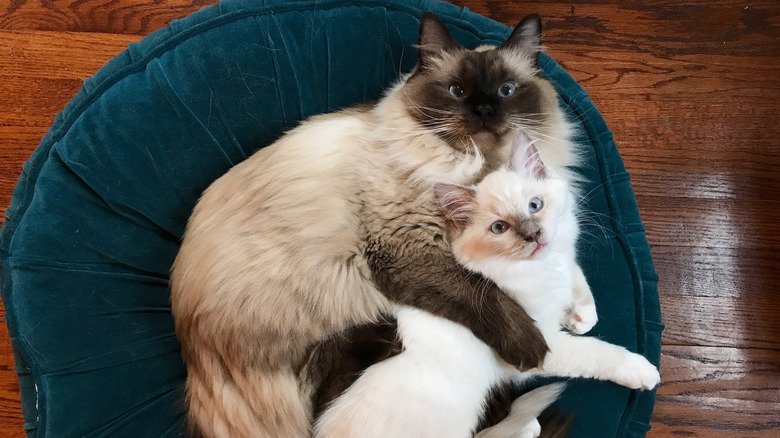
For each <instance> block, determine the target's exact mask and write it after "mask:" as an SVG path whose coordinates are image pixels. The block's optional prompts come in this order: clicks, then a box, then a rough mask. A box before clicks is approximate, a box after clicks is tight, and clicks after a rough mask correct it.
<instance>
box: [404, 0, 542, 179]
mask: <svg viewBox="0 0 780 438" xmlns="http://www.w3.org/2000/svg"><path fill="white" fill-rule="evenodd" d="M540 44H541V21H540V19H539V17H538V16H536V15H529V16H528V17H526V18H525V19H523V20H522V21H521V22H520V23H519V24H518V25H517V27H516V28H515V30H514V31H513V32H512V34H511V35H510V36H509V38H508V39H507V41H506V42H505V43H504V44H502V45H501V46H499V47H496V48H494V47H488V46H483V47H478V48H476V49H474V50H468V49H465V48H464V47H462V46H460V45H459V44H458V43H457V42H455V41H454V40H453V38H452V37H451V35H450V34H449V32H448V30H447V28H446V26H445V24H444V23H443V22H442V21H441V20H439V19H438V18H437V17H436V16H434V15H432V14H426V15H424V16H423V17H422V19H421V25H420V38H419V43H418V45H417V48H418V49H419V53H420V62H419V64H418V65H417V68H416V69H415V72H414V74H413V75H412V76H411V77H410V78H409V80H408V82H407V83H406V84H405V86H404V87H403V89H402V93H403V97H404V98H405V99H406V110H407V112H408V114H409V115H410V116H411V117H413V118H414V119H415V120H416V121H417V122H418V123H419V124H420V125H421V126H423V127H425V128H427V129H429V130H431V131H432V132H433V133H435V134H436V135H438V136H439V137H440V138H441V139H443V140H445V141H446V142H447V143H448V144H449V145H450V146H452V147H453V148H456V149H458V150H467V149H471V148H473V147H474V146H476V147H478V148H479V149H480V151H481V152H482V154H483V155H484V156H485V157H486V158H487V159H488V167H490V166H491V165H492V166H494V167H495V164H496V162H495V161H496V160H495V159H501V158H504V159H505V158H506V154H502V152H501V150H500V148H501V146H503V145H506V144H507V140H508V138H509V136H510V135H511V133H512V132H514V131H516V130H517V129H519V128H525V129H526V130H532V131H544V125H545V124H546V122H548V120H547V119H548V118H549V117H550V114H551V113H553V112H556V110H557V98H556V95H555V90H554V88H553V87H552V86H551V84H550V83H549V82H548V81H547V80H545V79H544V78H543V77H542V76H541V73H540V70H539V68H538V60H539V51H540V50H541V46H540Z"/></svg>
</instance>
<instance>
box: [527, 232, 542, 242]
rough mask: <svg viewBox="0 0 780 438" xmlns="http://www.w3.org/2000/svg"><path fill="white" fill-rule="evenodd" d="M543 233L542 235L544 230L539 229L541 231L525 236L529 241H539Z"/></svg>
mask: <svg viewBox="0 0 780 438" xmlns="http://www.w3.org/2000/svg"><path fill="white" fill-rule="evenodd" d="M541 235H542V231H541V230H539V231H537V232H535V233H534V234H531V235H530V236H526V237H525V241H526V242H528V243H531V242H536V243H539V237H541Z"/></svg>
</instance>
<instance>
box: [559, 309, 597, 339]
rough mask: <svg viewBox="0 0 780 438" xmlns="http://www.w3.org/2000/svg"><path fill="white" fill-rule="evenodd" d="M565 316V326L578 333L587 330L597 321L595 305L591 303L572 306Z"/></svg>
mask: <svg viewBox="0 0 780 438" xmlns="http://www.w3.org/2000/svg"><path fill="white" fill-rule="evenodd" d="M566 317H567V320H566V328H567V329H569V331H570V332H572V333H575V334H578V335H581V334H583V333H587V332H589V331H590V329H592V328H593V326H595V325H596V323H597V322H599V316H598V314H597V313H596V305H595V304H593V303H590V304H580V305H577V306H574V307H573V308H572V309H571V310H569V312H568V313H567V316H566Z"/></svg>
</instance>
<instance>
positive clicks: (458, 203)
mask: <svg viewBox="0 0 780 438" xmlns="http://www.w3.org/2000/svg"><path fill="white" fill-rule="evenodd" d="M433 196H434V198H436V203H437V204H439V209H441V212H442V213H444V216H445V217H446V218H447V219H448V220H449V221H450V222H452V223H453V224H454V225H455V226H456V227H458V228H459V229H461V230H462V229H463V228H465V227H466V225H468V224H469V222H471V215H472V214H473V213H474V209H473V205H474V201H475V197H476V193H475V192H474V190H472V189H469V188H466V187H461V186H457V185H454V184H443V183H439V184H436V185H434V186H433Z"/></svg>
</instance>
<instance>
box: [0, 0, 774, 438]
mask: <svg viewBox="0 0 780 438" xmlns="http://www.w3.org/2000/svg"><path fill="white" fill-rule="evenodd" d="M210 3H213V0H195V1H191V0H86V1H83V0H82V1H74V2H68V1H66V0H54V1H43V0H41V1H31V0H0V90H2V92H0V211H5V209H6V208H7V206H8V203H9V201H10V198H11V192H12V189H13V186H14V184H15V182H16V179H17V178H18V176H19V173H20V171H21V167H22V163H23V162H24V161H25V160H26V159H27V157H28V156H29V155H30V153H31V152H32V150H33V149H34V148H35V146H36V145H37V143H38V141H39V140H40V138H41V137H42V136H43V134H44V133H45V131H46V129H47V127H48V126H49V125H50V124H51V122H52V121H53V117H54V115H55V114H56V113H57V112H58V111H60V110H61V109H62V108H63V107H64V105H65V103H66V102H67V101H68V100H69V99H70V98H71V97H72V96H73V95H74V94H75V93H76V91H77V90H78V89H79V88H80V87H81V83H82V80H83V79H84V78H87V77H89V76H91V75H92V74H93V73H94V72H95V71H96V70H97V69H98V68H99V67H100V66H101V65H103V64H104V63H105V62H106V61H108V60H109V59H110V58H112V57H113V56H114V55H116V54H117V53H119V52H120V51H122V50H123V49H124V48H125V47H126V46H127V44H128V43H130V42H134V41H137V40H138V39H140V38H141V37H143V36H144V35H146V34H149V33H150V32H152V31H154V30H156V29H158V28H160V27H162V26H164V25H166V24H168V23H169V22H170V20H171V19H173V18H178V17H182V16H184V15H187V14H189V13H191V12H193V11H195V10H197V9H200V8H201V7H203V6H205V5H207V4H210ZM458 3H459V4H463V5H465V6H468V7H469V8H470V9H471V10H473V11H476V12H479V13H481V14H483V15H486V16H489V17H491V18H493V19H495V20H498V21H501V22H503V23H506V24H509V25H513V24H515V23H516V22H517V21H519V19H520V18H522V16H523V15H525V14H526V13H528V12H540V13H541V14H542V15H543V16H544V26H545V33H546V44H547V46H548V47H549V51H548V53H549V54H550V55H551V56H553V57H554V58H556V59H557V60H558V62H559V63H560V64H561V65H562V66H563V67H564V68H566V69H567V70H568V71H569V72H570V73H571V74H572V75H573V76H574V77H575V78H576V79H577V80H578V81H579V82H580V83H581V84H582V86H583V87H584V88H585V89H587V90H588V92H589V93H590V96H591V98H592V99H593V101H594V102H595V103H596V105H597V106H598V107H599V109H600V110H601V112H602V114H603V115H604V118H605V119H606V121H607V124H608V125H609V126H610V127H611V128H612V130H613V131H614V133H615V139H616V141H617V144H618V146H619V148H620V152H621V153H622V155H623V158H624V160H625V163H626V167H627V168H628V170H629V172H630V173H631V174H632V177H633V184H634V189H635V191H636V194H637V198H638V201H639V207H640V209H641V213H642V217H643V219H644V222H645V224H646V225H647V234H648V238H649V240H650V244H651V247H652V252H653V256H654V259H655V263H656V268H657V270H658V273H659V275H660V277H661V280H660V284H659V288H660V295H661V306H662V308H663V309H662V310H663V315H664V316H663V318H664V322H665V324H666V331H665V332H664V337H663V344H664V346H663V358H662V361H661V372H662V374H663V384H662V386H661V388H660V389H659V391H658V401H657V404H656V409H655V414H654V421H653V430H652V431H651V432H650V433H649V434H648V436H650V437H666V436H686V437H718V438H720V437H777V436H780V316H779V315H778V314H780V2H778V1H777V0H761V1H752V2H736V1H729V0H709V1H705V0H700V1H690V0H687V1H686V0H682V1H674V0H648V1H632V2H627V1H626V2H608V1H597V0H591V1H566V2H564V1H549V0H548V1H540V2H538V3H525V2H518V1H514V0H505V1H463V2H458ZM1 312H2V309H0V313H1ZM0 327H1V328H0V330H2V332H3V333H1V334H0V436H3V437H18V436H22V435H23V432H22V428H21V424H22V419H21V409H20V406H19V394H18V385H17V381H16V376H15V374H14V372H13V360H12V357H11V352H10V346H9V342H8V338H7V334H6V333H5V330H6V329H5V325H0Z"/></svg>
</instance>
